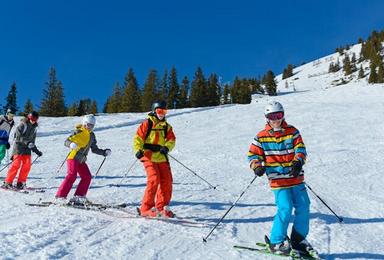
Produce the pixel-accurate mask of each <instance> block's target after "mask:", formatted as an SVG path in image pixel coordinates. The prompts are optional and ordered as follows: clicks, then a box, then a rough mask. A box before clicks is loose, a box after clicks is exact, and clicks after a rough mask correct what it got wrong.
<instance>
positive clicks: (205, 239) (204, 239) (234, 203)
mask: <svg viewBox="0 0 384 260" xmlns="http://www.w3.org/2000/svg"><path fill="white" fill-rule="evenodd" d="M256 178H257V175H256V176H255V177H254V178H253V179H252V181H251V182H250V183H249V184H248V186H247V187H246V188H245V189H244V190H243V191H242V192H241V194H240V195H239V197H238V198H237V199H236V200H235V202H233V203H232V206H231V207H230V208H229V209H228V210H227V212H225V214H224V215H223V216H222V217H221V219H220V220H219V221H218V222H217V223H216V225H215V226H214V227H213V228H212V229H211V231H210V232H209V234H208V235H207V236H206V237H205V238H203V242H205V243H206V242H207V239H208V237H209V236H210V235H211V234H212V232H213V231H214V230H215V229H216V228H217V226H218V225H219V224H220V223H221V221H223V219H224V218H225V216H227V214H228V213H229V211H231V209H232V208H233V207H234V206H235V205H236V203H237V202H238V201H239V200H240V198H241V197H242V196H243V195H244V193H245V191H246V190H248V188H249V187H250V186H251V185H252V183H253V182H254V181H255V180H256Z"/></svg>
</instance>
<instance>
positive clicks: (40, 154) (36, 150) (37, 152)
mask: <svg viewBox="0 0 384 260" xmlns="http://www.w3.org/2000/svg"><path fill="white" fill-rule="evenodd" d="M32 151H33V152H34V153H35V154H36V155H37V156H39V157H41V156H42V155H43V153H42V152H40V151H39V150H38V149H37V148H36V146H35V147H33V149H32Z"/></svg>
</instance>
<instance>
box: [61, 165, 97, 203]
mask: <svg viewBox="0 0 384 260" xmlns="http://www.w3.org/2000/svg"><path fill="white" fill-rule="evenodd" d="M77 174H79V175H80V179H81V180H80V182H79V185H78V186H77V189H76V191H75V196H85V195H86V194H87V192H88V188H89V185H90V184H91V180H92V175H91V172H90V171H89V168H88V165H87V164H86V163H85V162H84V163H80V162H79V161H76V160H74V159H69V160H67V176H66V177H65V179H64V181H63V183H61V185H60V188H59V190H58V191H57V193H56V197H60V198H66V197H67V195H68V193H69V192H70V191H71V188H72V186H73V183H74V182H75V181H76V177H77Z"/></svg>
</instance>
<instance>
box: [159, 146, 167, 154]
mask: <svg viewBox="0 0 384 260" xmlns="http://www.w3.org/2000/svg"><path fill="white" fill-rule="evenodd" d="M168 152H169V149H168V147H166V146H162V147H161V148H160V153H161V154H164V155H167V154H168Z"/></svg>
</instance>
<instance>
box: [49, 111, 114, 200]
mask: <svg viewBox="0 0 384 260" xmlns="http://www.w3.org/2000/svg"><path fill="white" fill-rule="evenodd" d="M95 124H96V118H95V116H94V115H92V114H91V115H85V116H84V117H83V122H82V124H79V125H77V126H76V130H75V131H74V133H73V134H72V135H71V136H69V137H68V138H67V140H65V142H64V145H65V146H66V147H68V148H70V149H71V151H70V153H69V154H68V156H67V176H66V177H65V179H64V181H63V182H62V183H61V185H60V187H59V190H58V191H57V193H56V199H55V201H56V202H57V203H58V204H65V203H67V201H66V198H67V195H68V193H69V192H70V190H71V188H72V186H73V183H74V182H75V181H76V177H77V174H79V175H80V179H81V180H80V183H79V185H78V186H77V189H76V191H75V194H74V197H73V198H71V199H70V200H69V203H71V204H76V205H84V204H87V203H89V201H88V200H87V198H86V197H85V195H87V192H88V188H89V185H90V184H91V180H92V175H91V172H90V171H89V168H88V165H87V163H86V161H87V155H88V152H89V149H91V151H92V152H93V153H95V154H98V155H102V156H105V157H107V156H109V155H111V150H110V149H100V148H99V147H98V146H97V141H96V136H95V134H94V132H93V129H94V127H95Z"/></svg>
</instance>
